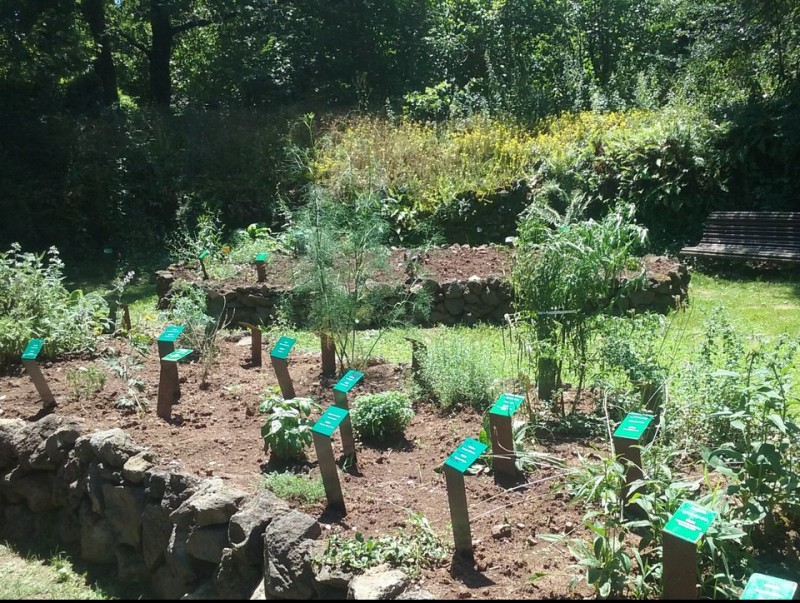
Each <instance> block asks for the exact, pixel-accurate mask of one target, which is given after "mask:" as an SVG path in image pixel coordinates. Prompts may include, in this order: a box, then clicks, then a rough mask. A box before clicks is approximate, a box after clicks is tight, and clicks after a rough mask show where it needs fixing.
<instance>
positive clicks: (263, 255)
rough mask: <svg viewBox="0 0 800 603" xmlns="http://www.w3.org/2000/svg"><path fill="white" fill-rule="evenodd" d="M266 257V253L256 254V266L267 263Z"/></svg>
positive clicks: (267, 255)
mask: <svg viewBox="0 0 800 603" xmlns="http://www.w3.org/2000/svg"><path fill="white" fill-rule="evenodd" d="M267 257H269V254H268V253H266V252H263V253H259V254H257V255H256V264H262V263H264V262H266V261H267Z"/></svg>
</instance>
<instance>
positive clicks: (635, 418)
mask: <svg viewBox="0 0 800 603" xmlns="http://www.w3.org/2000/svg"><path fill="white" fill-rule="evenodd" d="M652 421H653V415H645V414H642V413H638V412H629V413H628V414H627V415H625V418H624V419H623V420H622V423H620V424H619V427H617V429H616V431H614V437H615V438H625V439H626V440H637V441H638V440H640V439H641V437H642V436H643V435H644V432H645V431H647V428H648V427H649V425H650V423H651V422H652Z"/></svg>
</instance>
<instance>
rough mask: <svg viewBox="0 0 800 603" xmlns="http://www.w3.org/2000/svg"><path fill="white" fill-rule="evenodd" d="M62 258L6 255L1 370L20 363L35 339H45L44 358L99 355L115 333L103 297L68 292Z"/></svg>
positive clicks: (0, 260)
mask: <svg viewBox="0 0 800 603" xmlns="http://www.w3.org/2000/svg"><path fill="white" fill-rule="evenodd" d="M63 272H64V263H63V262H62V261H61V258H60V256H59V252H58V250H57V249H56V248H55V247H51V248H50V249H49V250H48V251H47V252H45V253H41V254H35V253H31V252H23V251H22V247H21V246H20V245H19V244H17V243H14V244H12V245H11V248H10V249H9V250H8V251H6V252H3V253H0V366H4V365H7V364H9V363H10V362H12V361H14V360H17V359H19V356H20V354H22V351H23V349H24V348H25V345H26V344H27V342H28V340H29V339H31V338H44V339H45V346H44V349H43V351H42V356H43V357H51V358H52V357H54V356H56V355H58V354H62V353H64V352H75V351H86V350H92V349H94V346H95V343H96V342H97V339H98V337H99V335H100V334H101V333H103V332H105V331H106V330H107V329H108V327H109V316H108V314H109V313H108V304H107V303H106V300H105V299H103V296H102V295H100V294H99V293H97V292H90V293H85V294H84V293H83V291H81V290H80V289H76V290H75V291H72V292H70V291H68V290H67V288H66V287H65V286H64V274H63Z"/></svg>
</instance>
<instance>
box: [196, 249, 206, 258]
mask: <svg viewBox="0 0 800 603" xmlns="http://www.w3.org/2000/svg"><path fill="white" fill-rule="evenodd" d="M207 256H208V249H203V251H201V252H200V255H199V256H197V257H198V258H199V259H201V260H204V259H206V257H207Z"/></svg>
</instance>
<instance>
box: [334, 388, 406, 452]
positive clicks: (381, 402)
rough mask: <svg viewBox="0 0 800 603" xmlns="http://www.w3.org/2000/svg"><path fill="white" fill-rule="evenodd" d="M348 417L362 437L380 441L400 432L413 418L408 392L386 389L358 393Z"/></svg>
mask: <svg viewBox="0 0 800 603" xmlns="http://www.w3.org/2000/svg"><path fill="white" fill-rule="evenodd" d="M350 417H351V420H352V422H353V429H354V430H355V432H356V433H357V434H358V435H359V436H360V437H361V438H362V439H364V440H369V441H373V442H383V441H386V440H387V439H389V438H392V437H397V436H400V435H402V434H403V432H404V431H405V429H406V427H408V424H409V423H410V422H411V419H413V418H414V409H413V408H412V407H411V398H409V397H408V394H406V393H405V392H401V391H387V392H381V393H378V394H365V395H362V396H358V397H357V398H356V399H355V400H354V401H353V408H352V410H351V412H350Z"/></svg>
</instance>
